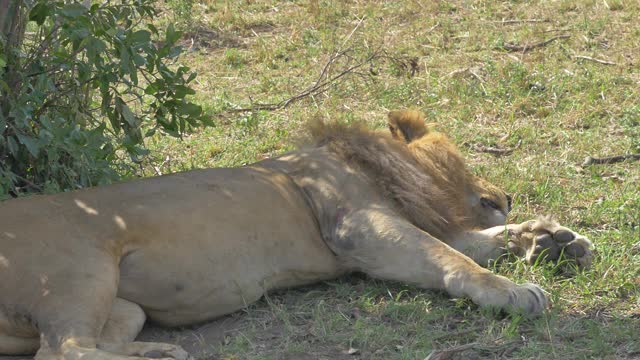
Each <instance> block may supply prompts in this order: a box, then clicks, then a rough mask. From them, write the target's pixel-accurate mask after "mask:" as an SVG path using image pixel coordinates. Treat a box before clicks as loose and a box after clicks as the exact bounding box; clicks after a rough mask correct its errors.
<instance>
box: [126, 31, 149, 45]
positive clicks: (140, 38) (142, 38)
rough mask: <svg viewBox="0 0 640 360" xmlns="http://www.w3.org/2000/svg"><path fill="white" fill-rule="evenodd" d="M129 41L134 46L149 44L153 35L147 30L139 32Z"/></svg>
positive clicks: (133, 34) (132, 35)
mask: <svg viewBox="0 0 640 360" xmlns="http://www.w3.org/2000/svg"><path fill="white" fill-rule="evenodd" d="M129 41H131V42H132V43H134V44H140V43H147V42H149V41H151V33H150V32H148V31H147V30H138V31H136V32H134V33H132V34H131V36H130V37H129Z"/></svg>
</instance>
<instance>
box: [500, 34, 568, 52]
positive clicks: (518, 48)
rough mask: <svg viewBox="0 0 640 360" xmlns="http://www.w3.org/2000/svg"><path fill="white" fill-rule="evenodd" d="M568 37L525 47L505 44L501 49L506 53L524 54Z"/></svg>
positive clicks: (559, 37)
mask: <svg viewBox="0 0 640 360" xmlns="http://www.w3.org/2000/svg"><path fill="white" fill-rule="evenodd" d="M569 37H570V36H569V35H558V36H554V37H552V38H551V39H548V40H545V41H541V42H539V43H534V44H525V45H515V44H509V43H505V44H503V45H502V48H503V49H505V50H507V51H519V52H523V53H524V52H527V51H530V50H533V49H535V48H539V47H543V46H547V45H549V44H551V43H552V42H554V41H556V40H560V39H568V38H569Z"/></svg>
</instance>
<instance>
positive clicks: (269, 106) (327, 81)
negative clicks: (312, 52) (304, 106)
mask: <svg viewBox="0 0 640 360" xmlns="http://www.w3.org/2000/svg"><path fill="white" fill-rule="evenodd" d="M348 51H349V49H347V50H344V51H341V52H340V53H336V54H334V55H332V56H331V57H330V58H329V60H328V61H327V63H326V64H325V66H324V67H323V69H322V71H321V72H320V76H318V79H317V80H316V82H315V84H314V85H313V86H311V87H309V88H307V89H306V90H304V91H301V92H300V93H298V94H297V95H294V96H292V97H290V98H288V99H285V100H282V101H280V102H277V103H266V104H264V103H254V104H252V105H251V107H246V108H236V109H229V110H228V111H229V112H234V113H238V112H250V111H257V110H267V111H273V110H280V109H284V108H287V107H288V106H289V105H291V104H293V103H294V102H296V101H298V100H301V99H303V98H305V97H307V96H313V95H318V94H320V93H323V92H324V91H326V90H327V89H328V88H329V87H330V86H331V85H333V84H335V83H336V82H337V81H342V80H344V79H343V78H344V77H345V76H346V75H348V74H351V73H353V72H355V71H356V70H358V69H360V68H362V67H363V66H365V65H367V64H369V63H370V62H371V61H373V60H375V59H377V58H379V57H380V53H379V52H374V53H372V54H371V55H369V56H368V57H367V58H366V59H364V60H363V61H360V62H358V63H356V64H355V65H351V66H349V67H347V68H346V69H344V70H342V71H341V72H340V73H338V74H337V75H334V76H331V77H328V73H329V69H330V68H331V66H332V65H333V64H334V63H335V62H336V61H337V60H338V59H340V58H342V57H347V53H348Z"/></svg>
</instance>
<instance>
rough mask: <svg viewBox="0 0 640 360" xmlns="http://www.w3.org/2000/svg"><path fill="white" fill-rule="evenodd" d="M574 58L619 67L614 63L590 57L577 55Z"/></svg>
mask: <svg viewBox="0 0 640 360" xmlns="http://www.w3.org/2000/svg"><path fill="white" fill-rule="evenodd" d="M574 58H575V59H580V60H587V61H593V62H596V63H598V64H602V65H618V64H616V63H614V62H613V61H607V60H601V59H596V58H592V57H590V56H583V55H576V56H574Z"/></svg>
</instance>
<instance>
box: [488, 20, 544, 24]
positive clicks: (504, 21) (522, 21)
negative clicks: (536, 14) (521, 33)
mask: <svg viewBox="0 0 640 360" xmlns="http://www.w3.org/2000/svg"><path fill="white" fill-rule="evenodd" d="M492 22H493V23H497V24H502V25H512V24H523V23H543V22H549V20H547V19H503V20H496V21H492Z"/></svg>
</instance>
